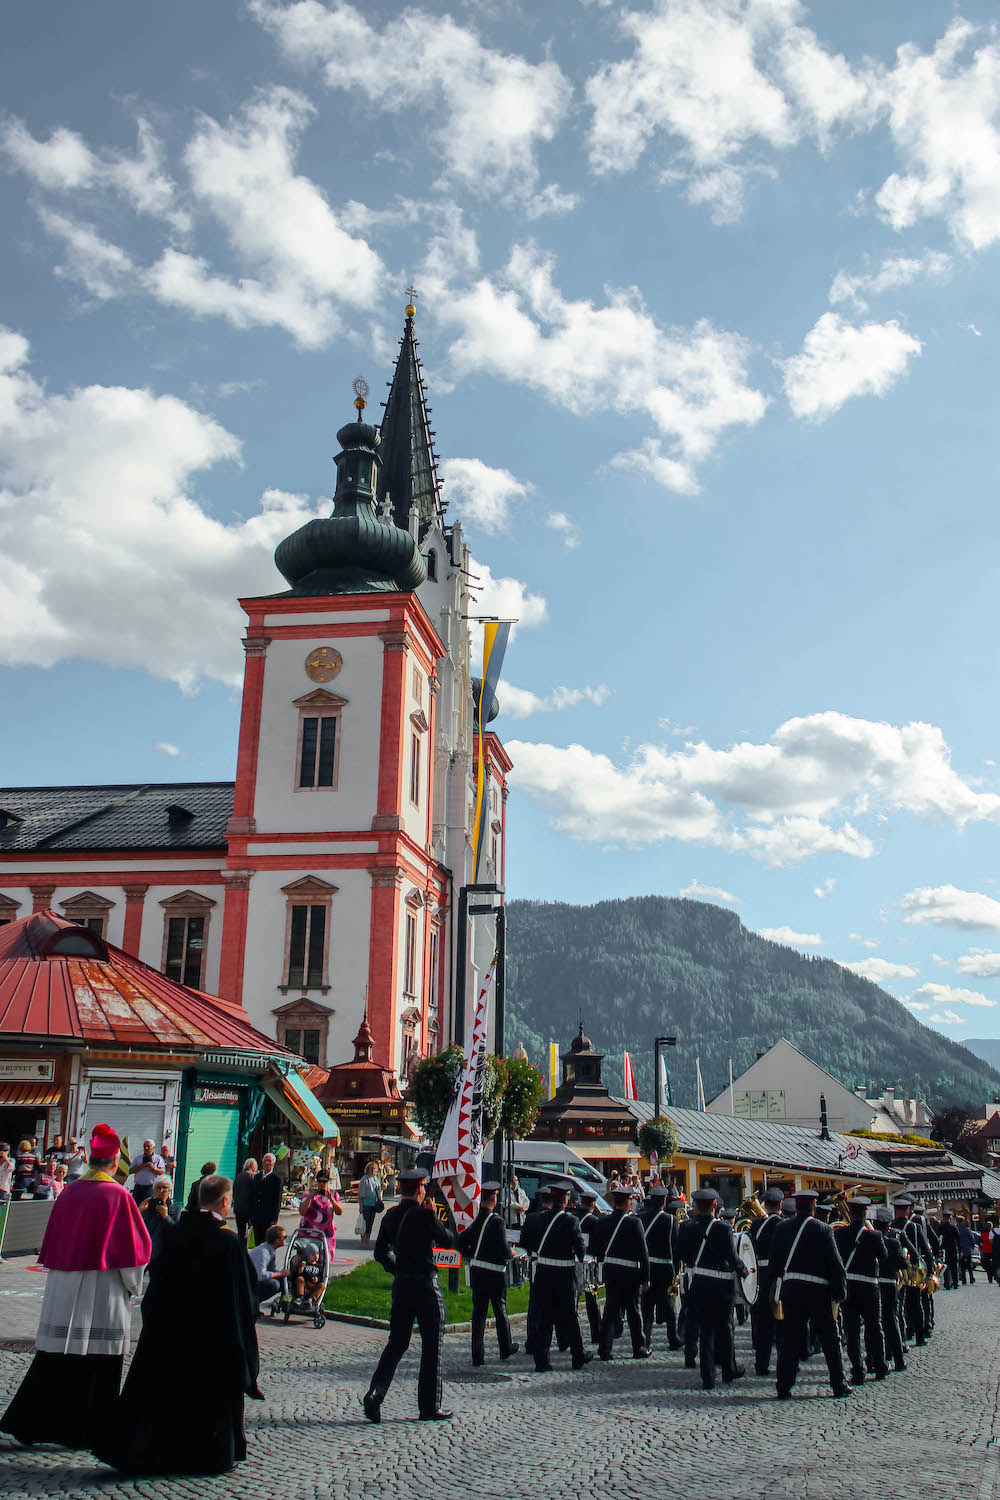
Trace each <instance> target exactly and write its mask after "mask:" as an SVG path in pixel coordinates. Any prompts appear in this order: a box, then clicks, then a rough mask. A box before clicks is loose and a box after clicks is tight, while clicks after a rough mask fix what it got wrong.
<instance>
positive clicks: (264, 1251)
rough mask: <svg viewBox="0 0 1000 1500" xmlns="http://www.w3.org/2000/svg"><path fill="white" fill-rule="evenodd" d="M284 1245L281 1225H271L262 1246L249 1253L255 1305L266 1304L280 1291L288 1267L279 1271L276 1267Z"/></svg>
mask: <svg viewBox="0 0 1000 1500" xmlns="http://www.w3.org/2000/svg"><path fill="white" fill-rule="evenodd" d="M284 1243H285V1231H284V1228H283V1226H282V1225H281V1224H272V1225H271V1227H270V1229H269V1230H268V1231H267V1234H266V1235H265V1236H264V1243H263V1244H262V1245H255V1246H254V1247H253V1249H252V1250H251V1251H250V1252H249V1255H250V1264H251V1265H252V1266H253V1268H254V1273H255V1275H256V1277H257V1288H256V1290H257V1305H258V1307H259V1306H260V1304H261V1303H262V1302H266V1301H267V1299H268V1297H273V1296H274V1295H275V1294H276V1293H277V1292H280V1291H281V1283H282V1281H284V1280H285V1278H286V1277H287V1275H288V1267H287V1266H283V1267H282V1268H281V1270H280V1271H279V1269H278V1265H277V1257H278V1251H279V1250H280V1249H281V1247H282V1246H283V1245H284Z"/></svg>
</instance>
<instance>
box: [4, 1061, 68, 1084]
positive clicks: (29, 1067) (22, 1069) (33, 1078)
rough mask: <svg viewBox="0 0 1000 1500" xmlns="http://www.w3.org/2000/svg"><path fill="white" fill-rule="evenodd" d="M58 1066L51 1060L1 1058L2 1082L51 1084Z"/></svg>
mask: <svg viewBox="0 0 1000 1500" xmlns="http://www.w3.org/2000/svg"><path fill="white" fill-rule="evenodd" d="M55 1071H56V1065H55V1063H54V1062H52V1060H51V1059H49V1058H38V1057H0V1080H2V1081H3V1082H4V1083H51V1082H52V1079H53V1077H54V1076H55Z"/></svg>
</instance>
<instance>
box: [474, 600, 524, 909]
mask: <svg viewBox="0 0 1000 1500" xmlns="http://www.w3.org/2000/svg"><path fill="white" fill-rule="evenodd" d="M513 623H514V622H513V621H512V620H487V621H486V623H485V625H484V626H483V679H482V682H481V683H480V684H479V696H478V697H477V699H476V723H475V728H476V736H477V740H478V748H477V752H476V817H475V822H474V824H473V828H472V882H473V884H475V883H476V881H478V879H479V861H480V859H481V858H482V854H483V846H484V844H485V843H486V815H487V806H486V800H487V799H486V761H485V757H484V754H483V732H484V730H485V728H486V723H487V720H488V719H489V714H490V706H491V705H492V703H493V695H494V693H495V692H496V689H497V683H498V682H499V681H500V669H501V667H502V666H503V658H504V652H505V651H506V650H507V639H508V637H509V635H510V627H511V625H512V624H513Z"/></svg>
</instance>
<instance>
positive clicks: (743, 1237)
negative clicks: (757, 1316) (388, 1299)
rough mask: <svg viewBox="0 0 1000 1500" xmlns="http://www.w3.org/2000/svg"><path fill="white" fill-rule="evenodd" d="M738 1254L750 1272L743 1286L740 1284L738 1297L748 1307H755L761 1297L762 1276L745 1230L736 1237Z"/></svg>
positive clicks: (751, 1241)
mask: <svg viewBox="0 0 1000 1500" xmlns="http://www.w3.org/2000/svg"><path fill="white" fill-rule="evenodd" d="M736 1253H737V1255H738V1256H739V1258H740V1260H741V1261H742V1262H743V1264H744V1265H745V1266H746V1268H747V1272H748V1274H747V1275H746V1276H744V1278H743V1283H742V1285H739V1284H738V1287H737V1295H738V1296H741V1297H742V1298H743V1301H744V1302H745V1303H746V1304H747V1306H748V1307H753V1305H754V1303H755V1302H756V1301H757V1298H758V1297H759V1295H760V1275H759V1273H758V1270H757V1252H756V1250H755V1249H754V1247H753V1240H752V1239H751V1238H750V1236H749V1235H748V1234H747V1232H746V1230H745V1229H744V1230H742V1231H741V1232H740V1233H739V1234H738V1235H737V1236H736ZM737 1281H738V1278H737Z"/></svg>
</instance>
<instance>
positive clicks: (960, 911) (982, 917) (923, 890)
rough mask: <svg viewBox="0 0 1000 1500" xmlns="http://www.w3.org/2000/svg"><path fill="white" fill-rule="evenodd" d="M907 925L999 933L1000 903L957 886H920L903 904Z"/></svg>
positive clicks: (906, 896) (909, 894)
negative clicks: (926, 925)
mask: <svg viewBox="0 0 1000 1500" xmlns="http://www.w3.org/2000/svg"><path fill="white" fill-rule="evenodd" d="M900 906H901V907H902V909H903V911H904V912H905V913H906V915H905V916H904V917H903V921H904V922H910V923H914V924H916V923H924V922H930V923H932V924H933V925H934V926H936V927H957V928H959V929H965V930H967V931H976V930H982V931H989V930H991V929H998V930H1000V901H994V899H993V897H992V896H984V895H983V894H982V893H981V892H980V891H962V890H959V889H958V887H957V886H954V885H938V886H921V887H920V888H919V889H918V890H915V891H909V892H908V893H907V894H906V895H905V896H904V897H903V899H902V901H901V902H900Z"/></svg>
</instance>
